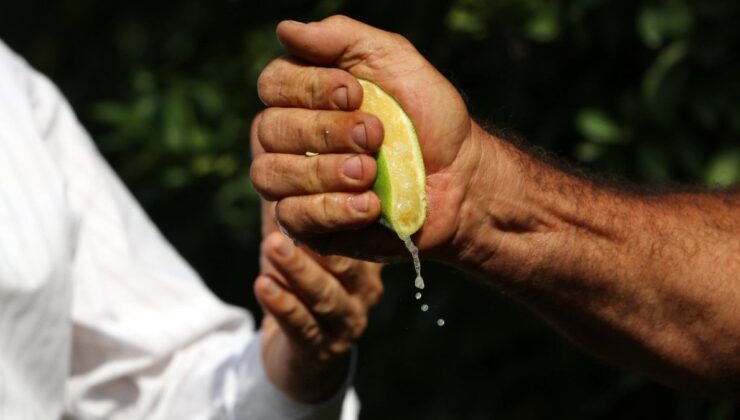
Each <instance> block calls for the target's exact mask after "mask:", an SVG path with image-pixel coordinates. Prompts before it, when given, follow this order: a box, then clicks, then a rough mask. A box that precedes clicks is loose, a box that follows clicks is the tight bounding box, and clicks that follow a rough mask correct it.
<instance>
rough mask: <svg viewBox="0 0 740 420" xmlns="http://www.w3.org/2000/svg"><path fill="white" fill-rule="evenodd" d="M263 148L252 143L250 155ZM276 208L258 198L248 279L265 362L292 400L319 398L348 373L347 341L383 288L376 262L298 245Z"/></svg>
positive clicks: (355, 336) (274, 380)
mask: <svg viewBox="0 0 740 420" xmlns="http://www.w3.org/2000/svg"><path fill="white" fill-rule="evenodd" d="M255 127H256V125H255V124H253V130H254V128H255ZM253 137H254V136H253ZM262 152H263V150H262V149H261V146H260V145H259V144H258V143H256V142H254V143H253V144H252V153H253V154H259V153H262ZM274 207H275V205H274V204H273V203H266V202H263V203H262V236H263V238H264V239H263V241H262V246H261V252H260V269H261V270H260V275H259V276H258V277H257V279H256V281H255V283H254V293H255V296H256V297H257V299H258V300H259V301H260V303H261V304H262V307H263V309H264V311H265V316H264V318H263V320H262V328H261V329H262V349H261V353H262V360H263V365H264V367H265V373H266V375H267V377H268V378H269V379H270V381H271V382H272V383H273V384H275V385H276V386H277V387H278V388H279V389H281V390H282V391H283V392H285V393H286V394H287V395H288V396H290V397H291V398H293V399H294V400H296V401H301V402H305V403H315V402H321V401H324V400H326V399H328V398H330V397H332V396H333V395H335V394H336V392H337V391H338V390H339V389H340V388H341V386H342V384H343V382H344V380H345V379H346V377H347V375H348V371H349V350H350V348H351V345H352V343H353V342H354V341H355V340H357V339H358V338H359V337H360V336H361V335H362V333H363V332H364V331H365V328H366V327H367V315H368V311H369V309H370V308H371V307H372V306H374V305H375V304H376V303H377V302H378V300H379V299H380V296H381V295H382V293H383V284H382V283H381V281H380V270H381V265H380V264H377V263H372V262H367V261H359V260H355V259H351V258H346V257H342V256H319V255H317V254H315V253H313V252H312V251H311V250H309V249H307V248H305V247H301V246H296V245H295V244H294V243H293V241H292V240H291V239H290V238H288V237H287V236H285V235H284V234H283V233H281V232H280V231H279V229H278V227H277V225H276V224H275V221H274V220H275V214H274Z"/></svg>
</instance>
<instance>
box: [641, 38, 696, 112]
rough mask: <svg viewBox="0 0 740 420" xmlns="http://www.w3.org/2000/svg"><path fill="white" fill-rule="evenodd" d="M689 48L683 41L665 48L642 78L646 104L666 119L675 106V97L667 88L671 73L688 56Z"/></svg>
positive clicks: (643, 95)
mask: <svg viewBox="0 0 740 420" xmlns="http://www.w3.org/2000/svg"><path fill="white" fill-rule="evenodd" d="M688 53H689V49H688V47H687V46H686V44H685V43H683V42H675V43H673V44H671V45H670V46H669V47H667V48H666V49H664V50H663V51H662V52H661V53H660V55H658V58H656V59H655V61H654V62H653V64H652V65H651V66H650V68H648V70H647V71H646V72H645V75H644V76H643V80H642V97H643V101H644V102H645V105H646V106H647V107H648V109H649V110H650V111H652V113H653V114H654V115H655V116H657V117H658V118H660V119H661V120H666V119H667V118H668V117H669V115H670V114H669V113H670V111H671V108H672V107H675V105H676V101H675V100H674V99H675V98H674V97H671V96H669V95H668V94H669V93H675V92H668V89H666V88H665V87H666V85H667V80H668V79H669V77H668V76H669V74H670V73H671V71H672V70H674V69H675V68H676V67H677V66H678V65H679V64H681V62H682V61H683V60H684V59H685V58H686V56H687V55H688Z"/></svg>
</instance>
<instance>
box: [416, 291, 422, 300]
mask: <svg viewBox="0 0 740 420" xmlns="http://www.w3.org/2000/svg"><path fill="white" fill-rule="evenodd" d="M414 297H415V298H416V300H419V299H421V292H416V294H415V295H414Z"/></svg>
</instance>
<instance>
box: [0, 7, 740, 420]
mask: <svg viewBox="0 0 740 420" xmlns="http://www.w3.org/2000/svg"><path fill="white" fill-rule="evenodd" d="M333 13H344V14H347V15H350V16H353V17H355V18H358V19H360V20H364V21H366V22H368V23H371V24H373V25H376V26H380V27H382V28H385V29H387V30H391V31H395V32H399V33H402V34H404V35H405V36H406V37H408V38H409V39H411V40H412V41H413V42H414V43H415V44H416V45H417V46H418V48H419V50H420V51H421V52H422V53H423V54H425V55H426V56H427V57H428V58H429V59H430V61H432V63H434V64H435V65H436V66H437V67H438V68H439V69H440V70H442V71H443V72H444V73H445V74H446V75H447V76H448V77H449V78H450V79H451V80H452V81H453V82H454V83H455V84H456V85H457V86H458V87H459V88H460V89H461V90H462V91H463V92H464V93H465V96H466V99H467V100H468V103H469V107H470V109H471V111H472V112H473V114H474V115H476V117H477V118H478V119H479V120H480V121H482V122H484V123H486V124H487V125H489V126H492V127H497V128H498V129H503V130H505V131H506V132H509V133H510V134H513V133H517V134H519V135H521V136H522V137H523V138H524V139H526V140H527V141H528V142H529V143H530V144H534V145H538V146H540V147H542V148H544V149H545V150H547V151H549V152H552V153H553V154H554V155H557V156H559V157H561V158H563V159H566V160H569V161H572V162H574V163H577V164H578V165H580V166H582V167H585V168H586V169H587V170H589V171H592V172H597V173H600V174H602V175H605V176H607V177H615V178H623V179H625V180H630V181H636V182H640V183H645V184H653V185H665V184H667V183H672V182H682V183H691V184H708V185H715V186H726V185H731V184H733V183H736V182H737V181H738V180H740V141H739V140H738V138H739V136H740V45H739V44H740V39H739V38H740V6H739V3H738V2H737V1H734V0H712V1H692V2H690V1H683V0H666V1H661V2H657V1H640V2H638V1H623V0H573V1H556V0H520V1H514V0H498V1H484V0H447V1H442V0H436V1H422V0H414V1H400V0H373V1H370V0H367V1H342V0H321V1H297V0H296V1H281V0H272V1H247V0H229V1H227V0H212V1H205V0H201V1H198V0H178V1H171V0H168V1H144V0H129V1H126V2H115V1H110V2H108V1H94V0H67V1H58V2H49V1H32V0H27V1H20V0H11V1H10V2H8V1H4V2H2V4H0V37H2V38H3V39H4V40H5V42H7V43H8V44H9V45H10V46H11V47H12V48H14V49H15V50H16V51H18V52H19V53H20V54H21V55H23V56H25V57H26V58H27V59H28V60H29V61H30V63H31V64H32V65H34V66H35V67H37V68H38V69H40V70H41V71H42V72H44V73H46V74H48V75H49V76H50V77H51V78H52V79H53V80H54V81H55V82H56V83H57V84H58V85H59V86H60V88H61V89H62V91H63V92H64V93H65V94H66V95H67V97H68V98H69V100H70V102H71V103H72V105H73V106H74V108H75V109H76V110H77V113H78V115H79V118H80V119H81V120H82V122H83V123H84V124H85V125H86V126H87V127H88V129H89V130H90V131H91V132H92V134H93V136H94V138H95V139H96V141H97V142H98V145H99V147H100V148H101V149H102V151H103V152H104V154H105V156H106V157H107V158H108V159H109V160H110V162H111V163H112V164H113V166H114V167H115V168H116V170H117V171H118V172H119V173H120V175H121V176H122V177H123V179H124V180H125V182H126V183H127V184H128V185H129V187H130V188H131V189H132V190H133V192H134V193H135V194H136V196H137V197H138V198H139V200H140V201H141V202H142V204H143V205H144V207H146V209H147V210H148V212H149V213H150V214H151V216H152V217H153V218H154V220H155V221H156V222H157V224H158V225H159V226H160V227H161V229H162V230H163V231H164V233H165V235H166V236H167V237H168V238H169V239H170V240H171V241H172V242H173V243H174V245H175V246H176V247H177V248H178V249H179V250H180V252H181V253H182V254H183V255H184V256H185V257H186V258H187V259H188V260H189V261H190V262H191V263H192V264H193V265H194V266H195V268H196V269H197V270H198V271H199V272H200V273H201V274H202V276H203V277H204V279H205V280H206V281H207V282H208V284H209V285H210V286H211V288H212V289H213V290H214V291H215V292H216V293H217V294H218V295H219V296H220V297H221V298H223V299H224V300H226V301H228V302H232V303H235V304H238V305H241V306H246V307H248V308H249V309H250V310H252V311H253V312H255V313H258V311H259V309H258V307H257V306H256V304H255V300H254V298H253V297H252V293H251V283H252V281H253V279H254V277H255V274H256V272H257V250H258V245H259V240H260V238H259V229H258V223H259V215H258V198H257V196H256V195H255V193H254V191H253V189H252V188H251V186H250V182H249V179H248V168H249V156H248V140H247V137H248V127H249V122H250V120H251V118H252V116H253V115H254V114H255V113H256V112H258V111H259V110H260V109H261V108H262V105H261V104H260V102H259V101H258V99H257V97H256V93H255V81H256V78H257V75H258V74H259V72H260V70H261V69H262V68H263V67H264V66H265V64H267V63H268V62H269V61H270V60H271V59H272V58H274V57H275V56H276V55H278V54H280V52H281V49H280V46H279V44H278V43H277V42H276V40H275V37H274V27H275V24H276V23H277V22H278V21H279V20H281V19H284V18H293V19H298V20H315V19H320V18H322V17H325V16H328V15H330V14H333ZM423 271H424V273H425V277H426V278H427V279H428V288H427V290H426V293H425V297H426V298H427V299H428V302H429V303H430V306H431V309H430V311H429V312H427V313H422V312H420V311H419V309H418V303H417V302H416V301H415V300H414V299H413V285H412V283H413V281H412V280H413V270H412V267H410V266H407V265H402V266H395V267H389V268H387V269H386V271H385V273H384V278H385V283H386V288H387V293H386V295H385V297H384V298H383V300H382V302H381V303H380V305H379V306H378V307H377V308H376V309H374V310H373V312H372V314H371V327H370V329H369V331H368V332H367V334H366V336H365V337H364V338H363V339H362V342H361V346H360V348H361V351H360V363H359V370H358V373H357V380H356V386H357V390H358V392H359V394H360V397H361V398H362V400H363V402H364V408H363V418H367V419H377V418H385V419H415V418H419V419H488V418H499V419H541V418H564V419H594V418H605V419H626V418H651V419H664V418H666V419H667V418H673V419H729V418H733V417H735V416H736V415H738V413H740V410H738V408H737V407H736V406H735V405H733V404H731V403H729V402H724V401H718V400H708V399H703V398H701V397H699V396H696V395H689V394H684V393H679V392H676V391H673V390H670V389H668V388H665V387H662V386H660V385H657V384H655V383H653V382H652V381H650V380H649V379H646V378H644V377H642V376H640V375H637V374H633V373H627V372H624V371H622V370H620V369H617V368H614V367H610V366H608V365H606V364H604V363H602V362H600V361H597V360H595V359H593V358H591V357H590V356H588V355H586V354H584V353H582V352H581V351H579V350H578V349H576V348H574V347H573V346H572V345H570V344H569V343H567V342H566V341H564V340H563V339H562V338H560V337H559V336H558V335H557V334H556V333H554V332H553V331H552V330H551V329H549V328H548V327H547V326H546V325H545V324H544V323H543V322H542V321H540V320H538V319H536V318H534V317H533V316H532V315H531V314H530V313H528V312H527V311H526V310H524V309H522V308H520V307H517V306H515V305H513V304H511V303H509V302H508V301H507V300H506V299H505V298H504V297H502V296H499V295H498V294H497V293H495V292H493V291H491V290H488V289H486V288H484V287H481V286H478V285H476V284H474V283H472V282H469V281H466V279H465V278H464V276H463V275H461V274H460V273H457V272H455V271H453V270H451V269H448V268H446V267H440V266H434V265H432V264H429V263H425V264H424V265H423ZM438 317H443V318H445V319H446V320H447V325H446V326H445V327H443V328H439V327H437V326H436V325H435V320H436V319H437V318H438Z"/></svg>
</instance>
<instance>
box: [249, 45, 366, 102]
mask: <svg viewBox="0 0 740 420" xmlns="http://www.w3.org/2000/svg"><path fill="white" fill-rule="evenodd" d="M257 94H258V95H259V97H260V99H261V100H262V102H264V103H265V105H268V106H277V107H285V108H310V109H326V110H343V111H352V110H355V109H357V108H359V107H360V104H362V87H361V86H360V83H359V82H358V81H357V79H355V77H354V76H352V75H351V74H349V73H347V72H346V71H344V70H340V69H337V68H326V67H312V66H308V65H306V64H303V63H300V62H298V61H296V60H295V59H293V58H289V57H281V58H277V59H275V60H273V61H272V62H271V63H270V64H268V65H267V67H265V69H264V70H263V71H262V73H261V74H260V76H259V79H258V80H257Z"/></svg>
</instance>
